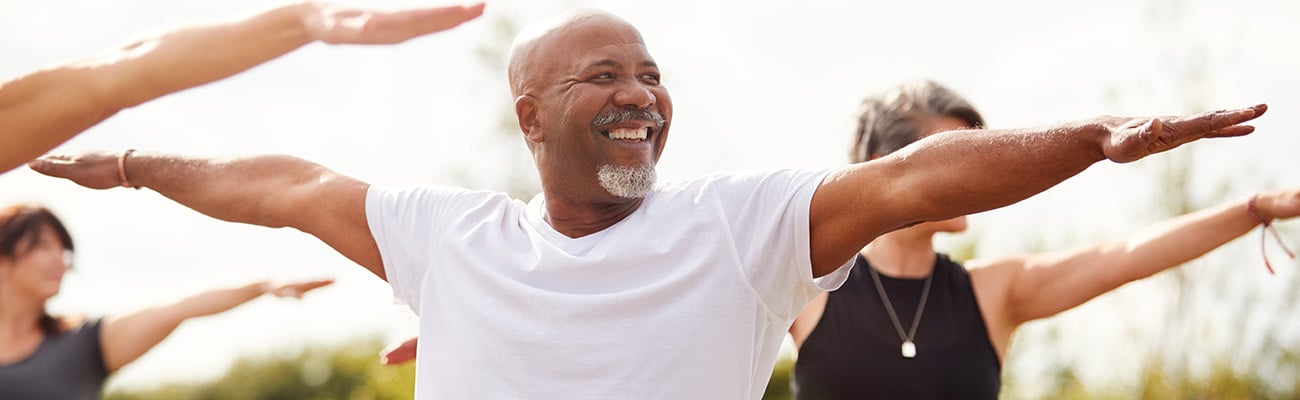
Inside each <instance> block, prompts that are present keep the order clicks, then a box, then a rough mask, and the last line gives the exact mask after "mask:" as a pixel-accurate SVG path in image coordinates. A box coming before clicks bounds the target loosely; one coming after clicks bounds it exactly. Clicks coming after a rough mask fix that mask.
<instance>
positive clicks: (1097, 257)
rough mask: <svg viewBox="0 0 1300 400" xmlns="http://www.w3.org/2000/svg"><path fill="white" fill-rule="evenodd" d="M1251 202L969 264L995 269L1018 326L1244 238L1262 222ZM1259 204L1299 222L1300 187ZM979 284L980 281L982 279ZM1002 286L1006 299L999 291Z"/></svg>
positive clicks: (1264, 214)
mask: <svg viewBox="0 0 1300 400" xmlns="http://www.w3.org/2000/svg"><path fill="white" fill-rule="evenodd" d="M1246 202H1247V200H1246V199H1242V200H1239V201H1235V202H1231V203H1228V204H1224V205H1222V206H1219V207H1215V208H1209V209H1205V210H1201V211H1197V212H1194V213H1190V214H1187V215H1183V216H1180V217H1177V218H1173V219H1170V220H1167V221H1163V222H1160V223H1157V224H1154V225H1151V226H1149V227H1147V228H1144V229H1142V230H1141V231H1139V232H1137V233H1135V234H1133V235H1132V236H1130V237H1129V238H1128V239H1127V240H1121V241H1114V242H1102V243H1097V244H1093V245H1090V246H1086V247H1083V248H1079V249H1074V250H1069V251H1061V252H1055V253H1045V254H1036V255H1030V256H1024V257H1015V258H1009V259H1003V260H996V261H990V262H973V263H971V264H970V265H971V267H972V268H980V269H988V270H989V271H988V272H987V273H988V274H989V275H990V279H989V281H990V282H989V283H988V284H987V285H988V286H990V288H991V289H992V290H991V291H989V294H990V295H991V296H994V298H1005V303H1004V304H1001V305H1000V306H1001V307H1000V308H1001V309H1002V310H1004V311H1002V313H1003V314H1004V318H1002V321H997V322H1000V323H1005V324H1007V325H1009V326H1010V327H1012V328H1014V327H1015V326H1019V325H1020V324H1022V323H1024V322H1027V321H1031V320H1034V319H1038V318H1045V317H1049V316H1052V315H1055V314H1056V313H1059V312H1061V311H1065V310H1068V309H1070V308H1073V307H1075V306H1078V305H1080V304H1083V303H1084V302H1087V301H1088V300H1091V299H1092V298H1094V297H1097V296H1099V295H1101V294H1102V293H1105V292H1107V291H1110V290H1112V289H1115V288H1117V287H1119V286H1120V285H1123V284H1125V283H1128V282H1132V281H1135V280H1138V279H1142V278H1145V277H1148V276H1151V275H1153V274H1155V273H1157V272H1160V271H1164V270H1166V269H1169V268H1172V267H1176V266H1178V265H1181V264H1183V263H1185V262H1187V261H1190V260H1192V259H1195V258H1197V257H1200V256H1202V255H1204V254H1205V253H1207V252H1209V251H1210V250H1214V249H1215V248H1218V247H1219V246H1222V245H1223V244H1224V243H1227V242H1229V241H1231V240H1233V239H1236V238H1237V237H1240V236H1241V235H1243V234H1245V233H1246V232H1249V231H1250V229H1251V228H1254V227H1256V226H1258V225H1259V220H1257V219H1256V216H1254V215H1252V214H1251V213H1250V212H1248V211H1247V207H1246ZM1256 203H1257V209H1258V213H1259V214H1260V217H1261V218H1264V220H1272V219H1273V218H1283V219H1285V218H1292V217H1295V216H1298V215H1300V189H1291V190H1283V191H1275V192H1268V193H1261V194H1260V195H1258V197H1257V202H1256ZM981 264H983V265H981ZM999 269H1001V271H999ZM1260 269H1261V270H1262V269H1263V268H1262V267H1261V268H1260ZM978 273H984V272H983V271H980V272H978ZM974 274H977V273H973V275H974ZM972 279H975V280H976V282H975V284H977V285H979V284H980V282H978V278H972ZM994 280H996V281H998V282H994ZM999 283H1001V286H1003V287H1004V289H1002V291H1004V292H1005V295H1004V294H1001V293H997V292H998V291H999V289H997V286H999ZM994 306H995V307H996V306H999V305H998V304H994ZM990 323H993V321H990Z"/></svg>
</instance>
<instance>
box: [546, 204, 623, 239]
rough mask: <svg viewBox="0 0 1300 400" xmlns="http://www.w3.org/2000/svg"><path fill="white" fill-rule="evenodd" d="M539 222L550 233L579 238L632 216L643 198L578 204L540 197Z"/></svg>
mask: <svg viewBox="0 0 1300 400" xmlns="http://www.w3.org/2000/svg"><path fill="white" fill-rule="evenodd" d="M543 199H545V204H544V205H543V207H542V212H543V214H542V219H543V220H545V221H546V223H547V224H550V225H551V229H555V231H556V232H559V233H560V234H563V235H564V236H568V237H571V238H579V237H583V236H587V235H590V234H593V233H596V232H600V231H602V230H605V228H609V227H611V226H614V224H617V223H618V222H619V221H622V220H623V219H624V218H627V216H629V215H632V213H633V212H635V211H636V209H637V208H640V207H641V202H642V201H643V200H644V199H643V198H637V199H623V201H616V202H579V201H573V200H570V199H565V198H562V197H559V196H555V197H552V196H551V195H550V194H543Z"/></svg>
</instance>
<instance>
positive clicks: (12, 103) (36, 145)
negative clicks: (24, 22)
mask: <svg viewBox="0 0 1300 400" xmlns="http://www.w3.org/2000/svg"><path fill="white" fill-rule="evenodd" d="M482 12H483V5H482V4H479V5H475V6H469V7H461V6H453V7H437V8H424V9H415V10H407V11H398V12H379V11H369V10H357V9H351V8H346V7H338V6H332V5H328V4H324V3H317V2H304V3H297V4H291V5H286V6H283V7H279V8H275V9H272V10H268V11H265V12H262V13H259V14H256V15H253V16H251V17H248V18H244V19H240V20H235V21H229V22H222V23H213V24H207V25H197V26H190V27H185V28H179V29H175V30H170V31H164V32H160V33H154V34H148V35H145V36H143V37H141V38H139V39H136V40H134V41H131V42H129V43H128V44H126V45H124V46H122V47H120V48H117V49H113V50H111V51H109V52H107V53H105V54H102V55H99V56H95V57H91V58H87V59H84V60H80V61H76V62H72V63H68V64H64V65H59V66H54V67H50V68H46V69H42V70H38V71H35V72H32V73H29V74H27V75H24V76H21V77H18V78H16V79H12V80H9V81H6V82H3V83H0V173H2V172H5V171H9V170H10V169H13V168H14V167H17V166H19V165H21V164H22V163H24V162H27V161H28V160H31V159H32V158H35V157H36V156H39V155H41V154H42V153H44V152H46V151H48V150H49V149H51V148H54V146H57V145H59V143H63V142H64V141H66V140H68V139H69V138H71V137H73V136H75V135H77V134H78V133H81V131H84V130H86V129H88V128H90V127H91V126H94V125H95V124H98V123H99V122H100V121H103V120H104V119H106V118H108V117H110V116H112V115H113V114H115V113H117V112H118V111H120V110H122V109H125V108H128V107H132V106H136V105H139V104H141V103H144V102H146V101H149V100H152V99H154V98H157V97H160V96H163V95H166V94H169V93H173V92H176V91H180V90H183V89H186V88H190V87H194V86H198V85H202V84H206V83H209V82H212V81H216V80H219V79H222V78H225V77H228V76H231V75H234V74H236V73H239V72H241V71H244V70H247V69H249V68H252V67H254V66H257V65H258V64H261V63H263V62H266V61H268V60H271V59H273V58H276V57H279V56H281V55H283V54H285V53H288V52H290V51H292V50H294V49H297V48H299V47H302V46H303V45H305V44H307V43H310V42H312V41H317V40H319V41H323V42H326V43H369V44H387V43H400V42H403V41H406V40H407V39H411V38H414V37H418V36H422V35H426V34H429V33H433V32H437V31H441V30H446V29H450V28H452V27H454V26H456V25H459V24H460V23H462V22H465V21H467V20H470V19H473V18H475V17H477V16H479V15H480V14H482Z"/></svg>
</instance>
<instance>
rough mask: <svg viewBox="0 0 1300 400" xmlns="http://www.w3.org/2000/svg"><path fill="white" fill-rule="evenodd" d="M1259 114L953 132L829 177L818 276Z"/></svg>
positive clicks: (815, 215)
mask: <svg viewBox="0 0 1300 400" xmlns="http://www.w3.org/2000/svg"><path fill="white" fill-rule="evenodd" d="M1265 110H1267V107H1266V106H1265V105H1262V104H1261V105H1258V106H1255V107H1250V108H1243V109H1238V110H1225V111H1215V112H1208V113H1204V114H1200V115H1196V116H1191V117H1158V118H1122V117H1100V118H1096V119H1093V120H1089V121H1082V122H1075V123H1066V124H1061V125H1058V126H1053V127H1049V128H1041V129H1020V130H991V131H985V130H971V131H952V132H944V133H940V134H936V135H932V136H929V137H927V138H925V139H923V140H920V141H917V142H916V143H913V144H912V145H910V146H908V147H906V148H904V149H902V150H900V151H897V152H894V153H893V154H890V155H889V156H885V157H882V158H880V159H877V160H873V161H869V162H865V163H861V164H855V165H850V166H848V167H845V168H843V169H841V170H839V171H836V172H834V173H832V174H831V175H830V176H828V177H827V178H826V179H825V180H824V181H823V182H822V184H821V186H820V187H818V189H817V192H816V193H815V194H814V195H813V199H812V206H811V210H810V212H809V229H810V231H811V239H810V241H811V243H810V245H811V246H812V247H811V248H812V263H813V274H814V276H821V275H824V274H827V273H829V272H831V271H832V270H833V269H834V268H835V267H837V266H839V265H840V264H841V263H843V261H844V260H848V259H849V258H850V257H852V256H853V254H854V253H856V252H857V251H858V250H860V249H862V247H863V246H865V245H866V244H867V243H868V242H870V241H871V240H872V239H875V238H876V236H879V235H881V234H883V233H885V232H888V231H891V230H894V229H898V228H901V227H904V226H908V225H911V224H914V223H917V222H923V221H936V220H943V219H947V218H952V217H956V216H959V215H966V214H971V213H975V212H980V211H985V210H990V209H994V208H998V207H1002V206H1005V205H1008V204H1011V203H1014V202H1017V201H1020V200H1023V199H1025V198H1028V197H1029V196H1032V195H1034V194H1037V193H1039V192H1042V191H1044V190H1047V189H1048V188H1050V187H1052V186H1054V185H1056V184H1057V183H1060V182H1061V181H1063V180H1065V179H1066V178H1069V177H1071V176H1074V175H1075V174H1078V173H1079V172H1082V171H1083V170H1084V169H1086V168H1088V166H1090V165H1092V164H1093V163H1095V162H1097V161H1101V160H1105V159H1110V160H1112V161H1115V162H1121V163H1124V162H1130V161H1135V160H1138V159H1140V158H1142V157H1146V156H1147V155H1150V154H1154V153H1158V152H1162V151H1166V150H1170V149H1173V148H1175V147H1178V146H1180V145H1182V144H1184V143H1188V142H1191V141H1194V140H1197V139H1200V138H1204V137H1231V136H1241V135H1245V134H1249V133H1250V132H1252V131H1254V127H1251V126H1248V125H1241V124H1242V123H1244V122H1246V121H1249V120H1252V119H1254V118H1256V117H1258V116H1259V115H1261V114H1263V113H1264V111H1265Z"/></svg>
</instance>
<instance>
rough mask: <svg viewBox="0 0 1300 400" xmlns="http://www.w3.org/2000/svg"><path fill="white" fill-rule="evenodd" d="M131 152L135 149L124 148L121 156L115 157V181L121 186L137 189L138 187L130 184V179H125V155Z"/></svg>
mask: <svg viewBox="0 0 1300 400" xmlns="http://www.w3.org/2000/svg"><path fill="white" fill-rule="evenodd" d="M133 152H135V149H126V150H124V151H122V155H121V156H118V157H117V183H118V184H119V185H122V187H129V188H132V189H139V187H136V186H132V185H131V181H129V180H127V179H126V156H129V155H131V153H133Z"/></svg>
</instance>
